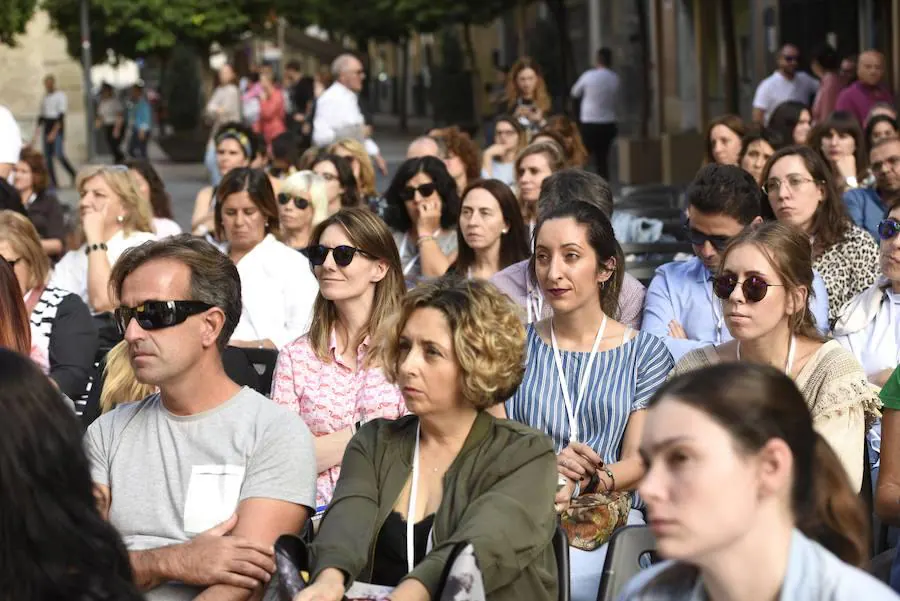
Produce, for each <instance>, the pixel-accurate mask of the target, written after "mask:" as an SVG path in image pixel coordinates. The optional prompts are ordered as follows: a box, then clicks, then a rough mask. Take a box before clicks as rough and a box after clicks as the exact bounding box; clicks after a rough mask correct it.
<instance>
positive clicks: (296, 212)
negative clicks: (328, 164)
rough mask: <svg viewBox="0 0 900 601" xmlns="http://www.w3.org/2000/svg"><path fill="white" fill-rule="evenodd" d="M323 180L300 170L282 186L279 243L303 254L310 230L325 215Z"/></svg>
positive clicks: (326, 202)
mask: <svg viewBox="0 0 900 601" xmlns="http://www.w3.org/2000/svg"><path fill="white" fill-rule="evenodd" d="M325 187H326V184H325V180H324V179H322V178H321V177H319V176H318V175H316V174H315V173H313V172H312V171H299V172H297V173H294V174H293V175H291V176H290V177H288V178H287V179H286V180H284V182H282V184H281V192H279V193H278V195H277V196H276V197H275V198H276V199H277V200H278V221H279V222H280V223H281V241H282V242H284V243H285V244H287V245H288V246H290V247H291V248H293V249H294V250H299V251H300V252H302V253H304V254H306V248H307V247H308V246H309V238H310V235H311V234H312V230H313V228H314V227H315V226H316V225H318V224H319V223H320V222H322V221H323V220H324V219H325V217H327V216H328V196H327V194H326V192H325Z"/></svg>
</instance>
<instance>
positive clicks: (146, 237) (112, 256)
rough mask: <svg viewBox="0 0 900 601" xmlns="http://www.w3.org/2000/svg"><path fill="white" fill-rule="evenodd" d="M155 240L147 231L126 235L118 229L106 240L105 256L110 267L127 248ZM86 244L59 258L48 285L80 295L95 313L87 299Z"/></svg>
mask: <svg viewBox="0 0 900 601" xmlns="http://www.w3.org/2000/svg"><path fill="white" fill-rule="evenodd" d="M151 240H156V235H155V234H151V233H149V232H131V233H130V234H128V236H127V237H126V235H125V232H123V231H119V232H118V233H117V234H116V235H115V236H113V237H112V238H110V239H109V240H107V242H106V248H107V250H106V257H107V258H108V259H109V265H110V267H112V266H113V265H115V264H116V261H118V260H119V257H120V256H122V253H124V252H125V251H126V250H128V249H129V248H132V247H134V246H140V245H141V244H143V243H144V242H150V241H151ZM85 247H86V245H84V246H81V247H80V248H78V249H76V250H70V251H69V252H67V253H66V254H65V256H63V258H62V259H60V261H59V263H57V264H56V267H55V268H54V269H53V275H52V276H50V283H49V285H50V286H53V287H54V288H61V289H62V290H66V291H67V292H72V293H73V294H77V295H78V296H80V297H81V300H83V301H84V302H85V303H86V304H87V306H88V308H90V310H91V313H96V311H94V308H93V307H91V303H90V300H89V299H88V256H87V254H86V253H85V252H84V249H85Z"/></svg>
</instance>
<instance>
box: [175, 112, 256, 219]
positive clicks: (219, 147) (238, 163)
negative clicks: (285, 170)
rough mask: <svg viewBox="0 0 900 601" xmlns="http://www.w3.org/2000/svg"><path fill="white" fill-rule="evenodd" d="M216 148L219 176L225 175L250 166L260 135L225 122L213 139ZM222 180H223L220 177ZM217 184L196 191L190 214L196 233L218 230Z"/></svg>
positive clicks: (240, 125) (235, 123)
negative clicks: (192, 210) (216, 212)
mask: <svg viewBox="0 0 900 601" xmlns="http://www.w3.org/2000/svg"><path fill="white" fill-rule="evenodd" d="M213 142H214V143H215V149H216V166H217V167H218V171H219V175H220V176H221V177H225V176H226V175H227V174H228V172H229V171H231V170H232V169H236V168H238V167H249V166H250V161H252V160H253V159H254V157H256V155H257V152H258V149H257V138H256V136H255V135H254V134H253V131H252V130H251V129H250V128H249V127H247V126H246V125H244V124H243V123H237V122H232V123H226V124H224V125H223V126H222V127H221V128H219V131H218V132H217V133H216V136H215V138H214V139H213ZM219 181H221V179H220V180H219ZM215 198H216V187H215V186H206V187H204V188H202V189H201V190H200V191H199V192H197V198H196V199H195V200H194V214H193V216H192V217H191V231H192V232H193V233H194V235H195V236H205V235H207V234H211V233H214V232H215V229H216V220H215V206H214V204H215V203H214V201H215Z"/></svg>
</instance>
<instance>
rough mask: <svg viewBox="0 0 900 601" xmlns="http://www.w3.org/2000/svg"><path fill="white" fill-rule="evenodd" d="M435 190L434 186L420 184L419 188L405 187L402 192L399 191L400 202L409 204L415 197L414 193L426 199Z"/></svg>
mask: <svg viewBox="0 0 900 601" xmlns="http://www.w3.org/2000/svg"><path fill="white" fill-rule="evenodd" d="M436 190H437V186H435V185H434V184H422V185H421V186H417V187H415V188H414V187H413V186H406V187H405V188H403V189H402V190H400V195H399V196H400V200H402V201H403V202H409V201H410V200H412V199H413V198H415V197H416V192H418V193H419V194H421V195H422V198H428V197H429V196H431V195H432V194H434V193H435V191H436Z"/></svg>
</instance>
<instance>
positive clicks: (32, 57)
mask: <svg viewBox="0 0 900 601" xmlns="http://www.w3.org/2000/svg"><path fill="white" fill-rule="evenodd" d="M17 42H18V45H17V46H16V47H15V48H10V47H8V46H3V45H0V104H2V105H5V106H6V107H8V108H9V109H10V111H12V113H13V115H14V116H15V117H16V120H17V121H18V122H19V126H20V128H21V130H22V136H23V138H24V139H25V140H26V141H27V140H29V139H31V137H32V135H33V134H34V129H35V123H36V121H37V114H38V110H39V105H40V101H41V98H42V97H43V95H44V85H43V79H44V76H46V75H49V74H53V75H54V76H55V77H56V85H57V88H59V89H60V90H62V91H63V92H65V93H66V96H67V97H68V101H69V110H68V113H67V114H66V152H67V154H68V156H69V160H71V161H72V162H73V164H74V165H75V167H76V168H77V167H78V166H79V165H81V164H82V163H84V161H85V160H86V159H87V143H86V138H85V117H84V97H83V86H82V71H81V65H80V63H79V62H76V61H74V60H72V58H71V57H70V56H69V55H68V54H67V52H66V42H65V40H64V39H63V38H62V36H60V35H59V34H58V33H56V32H55V31H52V30H51V29H50V19H49V17H48V16H47V13H45V12H43V11H38V12H37V13H36V14H35V16H34V18H32V19H31V22H30V23H29V24H28V28H27V30H26V32H25V34H24V35H22V36H20V37H19V38H18V39H17ZM57 174H58V175H59V176H60V177H61V178H62V179H63V182H65V177H66V176H65V170H63V169H59V168H58V169H57Z"/></svg>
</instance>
